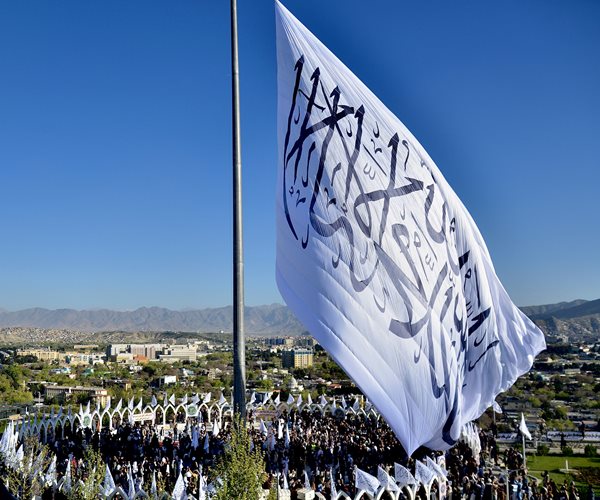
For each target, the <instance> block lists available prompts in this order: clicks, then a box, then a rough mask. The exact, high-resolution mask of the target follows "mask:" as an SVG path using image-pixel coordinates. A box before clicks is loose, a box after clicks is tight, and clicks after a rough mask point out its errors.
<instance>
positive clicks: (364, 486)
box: [354, 467, 379, 497]
mask: <svg viewBox="0 0 600 500" xmlns="http://www.w3.org/2000/svg"><path fill="white" fill-rule="evenodd" d="M354 487H355V488H356V490H357V491H360V490H364V491H366V492H367V493H368V494H369V495H371V496H372V497H375V495H376V494H377V490H378V489H379V479H377V478H376V477H375V476H372V475H371V474H368V473H367V472H365V471H364V470H360V469H359V468H358V467H356V468H355V478H354Z"/></svg>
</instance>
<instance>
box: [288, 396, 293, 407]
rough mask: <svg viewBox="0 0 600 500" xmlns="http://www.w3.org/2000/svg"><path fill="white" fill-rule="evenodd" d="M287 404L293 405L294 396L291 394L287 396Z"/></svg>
mask: <svg viewBox="0 0 600 500" xmlns="http://www.w3.org/2000/svg"><path fill="white" fill-rule="evenodd" d="M287 404H288V405H293V404H294V396H292V395H291V394H290V395H289V396H288V399H287Z"/></svg>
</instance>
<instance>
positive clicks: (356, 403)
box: [352, 398, 360, 411]
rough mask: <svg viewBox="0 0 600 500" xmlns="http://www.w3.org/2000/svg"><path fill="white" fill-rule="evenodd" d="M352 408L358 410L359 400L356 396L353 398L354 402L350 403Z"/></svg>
mask: <svg viewBox="0 0 600 500" xmlns="http://www.w3.org/2000/svg"><path fill="white" fill-rule="evenodd" d="M352 409H353V410H354V411H358V410H360V401H359V400H358V398H356V399H355V400H354V404H353V405H352Z"/></svg>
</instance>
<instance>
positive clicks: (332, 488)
mask: <svg viewBox="0 0 600 500" xmlns="http://www.w3.org/2000/svg"><path fill="white" fill-rule="evenodd" d="M329 489H330V494H329V498H332V499H334V498H335V497H336V496H337V488H336V487H335V479H334V478H333V469H329Z"/></svg>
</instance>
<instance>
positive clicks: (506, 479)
mask: <svg viewBox="0 0 600 500" xmlns="http://www.w3.org/2000/svg"><path fill="white" fill-rule="evenodd" d="M248 419H249V421H250V422H251V424H252V425H251V426H250V438H251V442H252V447H254V448H257V449H260V450H262V451H263V453H264V457H265V468H266V473H267V474H266V480H265V483H264V485H263V487H264V488H265V489H270V488H271V487H272V486H274V485H275V484H276V483H277V482H279V486H280V487H287V488H288V489H289V490H290V492H291V495H292V498H296V492H297V491H298V490H300V489H302V488H305V487H307V486H309V485H310V487H311V488H312V489H313V490H315V491H318V492H321V493H323V494H324V495H325V497H327V498H329V495H330V494H331V491H332V486H333V487H334V489H335V491H337V492H339V491H344V492H345V493H347V494H348V495H349V496H350V497H353V496H354V495H355V493H356V491H355V486H354V485H355V481H354V473H355V468H356V467H358V468H359V469H361V470H363V471H365V472H367V473H369V474H372V475H374V476H376V475H377V469H378V467H382V468H383V469H384V470H387V471H389V473H390V474H391V475H392V476H393V474H394V464H395V463H398V464H401V465H403V466H405V467H406V468H407V469H409V470H415V464H414V461H415V460H422V459H423V458H425V456H426V455H428V456H430V457H432V458H434V459H435V458H437V457H436V455H442V454H441V453H433V452H431V451H429V450H426V449H419V450H417V451H416V452H415V453H414V454H413V457H412V458H409V457H407V456H406V453H405V452H404V450H403V448H402V446H401V445H400V443H399V442H398V440H397V439H396V437H395V435H394V434H393V432H392V430H391V429H390V427H389V426H388V425H387V424H386V423H385V422H384V421H383V419H381V418H375V417H366V416H364V415H355V414H351V413H350V414H344V413H343V412H339V413H337V414H334V415H332V414H329V413H327V414H325V415H322V414H321V413H320V412H316V413H311V412H309V411H308V410H305V411H296V410H292V411H291V412H290V413H287V412H285V411H284V412H283V413H281V414H279V415H276V416H273V415H271V416H270V418H268V417H267V416H266V415H262V418H261V414H259V413H252V412H250V413H249V415H248ZM205 420H206V419H203V418H201V417H200V418H199V419H188V420H187V421H186V422H183V423H181V424H180V425H179V426H178V425H175V424H176V423H175V422H173V423H172V425H169V426H166V427H162V426H155V425H153V424H151V423H141V422H138V423H129V422H125V423H118V425H115V426H113V427H112V428H106V427H105V428H102V429H100V430H98V429H96V430H94V429H91V428H86V429H81V428H78V429H76V430H74V431H72V430H70V428H66V429H65V431H64V436H63V435H60V436H58V435H57V436H50V439H49V441H50V442H49V446H50V448H51V450H52V451H53V452H54V453H55V454H56V457H57V473H58V475H59V477H60V476H63V475H64V474H65V472H66V471H67V470H69V471H70V474H71V476H72V478H73V479H72V480H73V481H77V480H78V479H85V477H86V475H88V474H89V473H90V470H89V464H88V463H87V462H86V450H90V449H92V450H96V451H97V452H98V453H99V454H100V455H101V457H102V458H103V460H104V461H105V463H106V464H107V465H108V467H109V469H110V471H111V473H112V477H113V479H114V482H115V485H117V486H120V487H121V488H123V490H124V491H130V490H131V488H132V487H133V488H135V489H136V490H138V489H143V490H144V491H145V492H147V493H149V492H150V491H151V490H152V489H153V488H156V489H158V490H159V491H167V492H171V491H172V490H173V488H174V487H175V483H176V481H177V479H178V478H179V476H180V475H181V476H182V477H183V478H184V482H185V487H186V489H187V493H188V494H189V495H193V496H194V497H196V498H197V497H198V490H199V488H200V484H201V481H203V478H206V479H207V480H208V482H210V481H214V480H215V478H214V477H212V471H213V470H214V465H215V463H216V462H217V461H218V460H219V457H220V456H222V455H223V453H224V452H225V450H226V447H227V443H228V441H229V439H230V429H231V422H230V421H229V422H223V424H222V425H221V427H220V428H219V429H214V428H213V426H212V425H211V424H209V425H206V424H205V423H204V421H205ZM478 438H479V443H480V446H478V448H477V449H476V450H474V449H473V447H472V446H471V445H470V444H468V443H467V442H459V443H457V444H456V445H455V446H454V447H453V448H452V449H450V450H449V451H448V452H446V453H445V455H444V456H445V468H446V472H447V481H446V482H445V483H444V485H443V490H442V491H440V490H441V489H442V488H440V487H439V485H438V484H435V485H434V487H433V489H432V491H431V493H430V494H431V496H432V497H433V498H435V499H438V498H442V497H448V498H456V499H461V500H462V499H464V500H538V499H539V500H578V499H580V498H582V500H583V499H584V498H585V499H586V500H591V499H592V498H593V491H592V490H591V489H590V490H589V491H585V492H579V491H578V490H577V488H576V487H575V485H574V483H569V484H567V483H565V484H562V485H558V484H556V483H555V482H554V481H553V480H552V479H551V478H550V477H549V475H547V474H545V475H544V477H543V478H542V479H541V480H540V481H538V480H536V479H534V478H531V477H530V476H528V474H527V471H526V469H525V468H524V463H523V456H522V454H521V452H520V451H519V450H518V448H507V449H506V450H504V452H502V453H500V452H499V448H498V445H497V442H496V440H495V437H494V433H493V432H492V431H486V432H484V431H479V436H478ZM88 453H89V452H88ZM332 481H333V483H334V484H333V485H332ZM307 483H308V484H307ZM132 484H133V486H132ZM417 496H418V497H419V498H423V499H424V498H425V496H426V492H425V489H424V488H422V487H421V488H420V489H418V491H417Z"/></svg>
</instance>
